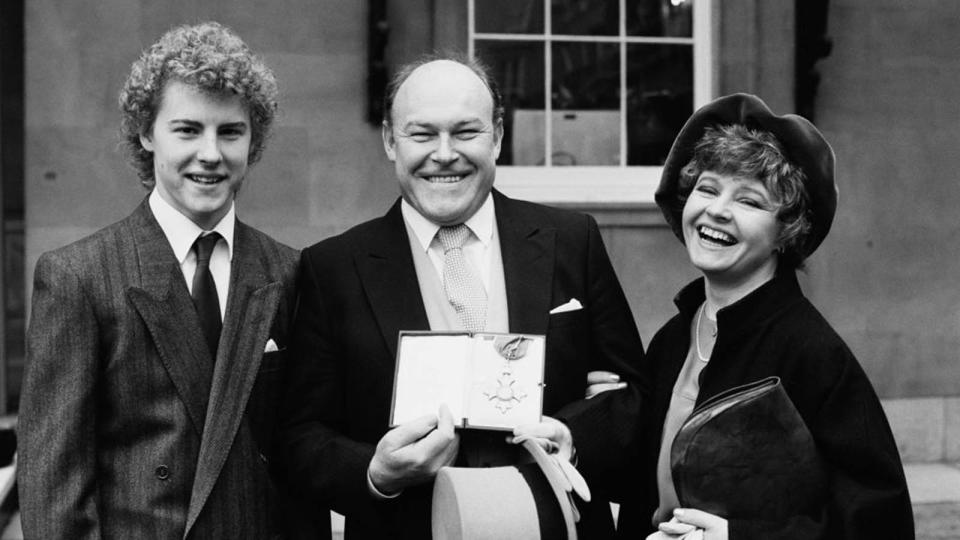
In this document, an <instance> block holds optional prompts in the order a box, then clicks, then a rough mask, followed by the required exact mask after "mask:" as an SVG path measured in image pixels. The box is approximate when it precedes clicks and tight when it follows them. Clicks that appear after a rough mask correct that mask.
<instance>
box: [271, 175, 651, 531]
mask: <svg viewBox="0 0 960 540" xmlns="http://www.w3.org/2000/svg"><path fill="white" fill-rule="evenodd" d="M493 193H494V201H495V212H496V219H497V227H498V231H499V235H500V247H501V253H502V258H503V266H504V277H505V281H506V290H507V304H508V312H509V319H510V331H511V332H520V333H529V334H546V336H547V351H546V391H545V396H544V408H543V412H544V414H547V415H551V416H554V417H558V418H561V419H562V420H564V421H565V422H566V423H567V425H569V427H570V429H571V431H572V433H573V435H574V442H575V446H576V449H577V452H578V456H579V467H580V469H581V471H583V472H584V474H585V475H586V476H587V478H588V480H591V481H593V480H597V479H601V478H603V476H604V473H609V472H610V471H611V470H612V469H613V467H614V466H615V465H616V463H617V461H618V458H620V457H621V456H622V455H623V450H624V449H625V447H626V445H627V444H628V443H629V439H630V437H631V436H632V435H633V434H635V433H636V432H637V431H639V430H638V429H637V427H636V426H634V425H633V423H634V422H635V418H636V412H637V410H636V409H637V407H638V403H637V402H638V396H639V395H640V394H641V391H642V388H641V385H640V383H639V381H638V380H637V378H636V375H635V374H636V372H637V370H636V366H637V364H638V363H639V362H641V361H642V358H643V350H642V345H641V342H640V337H639V334H638V333H637V329H636V325H635V323H634V320H633V317H632V315H631V313H630V308H629V306H628V305H627V301H626V298H625V297H624V294H623V291H622V289H621V287H620V284H619V282H618V280H617V278H616V275H615V274H614V270H613V267H612V265H611V264H610V260H609V258H608V256H607V253H606V249H605V248H604V245H603V242H602V240H601V238H600V232H599V229H598V227H597V224H596V222H595V221H594V220H593V219H592V218H590V217H589V216H585V215H582V214H578V213H574V212H570V211H564V210H558V209H553V208H549V207H546V206H541V205H537V204H532V203H528V202H523V201H515V200H511V199H508V198H506V197H504V196H503V195H501V194H500V193H498V192H496V191H494V192H493ZM300 272H301V273H300V279H301V282H300V289H299V290H300V296H299V302H300V304H299V308H298V315H297V317H296V319H295V320H296V322H295V325H294V329H295V330H294V335H295V338H294V353H293V354H292V356H291V359H290V364H289V365H290V371H289V372H288V374H289V376H290V378H289V381H290V382H289V387H288V388H287V391H286V394H285V395H286V397H287V406H286V411H285V414H284V417H285V429H284V436H283V438H284V441H285V447H286V457H287V460H288V464H289V466H290V469H291V473H292V477H293V478H294V481H295V482H299V484H300V486H301V488H302V489H304V490H305V491H306V492H308V493H309V494H310V495H312V496H313V497H315V498H318V499H319V500H320V501H322V502H323V503H325V504H329V505H331V506H332V507H333V508H334V509H335V510H337V511H339V512H340V513H343V514H345V515H346V517H347V523H346V534H347V538H348V539H350V540H355V539H358V538H369V539H374V538H375V539H387V538H429V537H430V494H431V490H432V485H424V486H418V487H414V488H408V489H406V490H405V491H404V492H403V494H402V495H400V497H398V498H397V499H394V500H390V501H378V500H375V499H374V498H372V496H371V495H370V493H369V492H368V487H367V479H366V478H367V476H366V475H367V466H368V464H369V463H370V459H371V458H372V457H373V454H374V450H375V446H376V443H377V441H378V440H379V439H380V438H381V437H382V436H383V435H384V433H386V432H387V431H388V425H387V424H388V416H389V412H390V399H391V394H392V385H393V375H394V359H395V356H396V348H397V337H398V332H399V331H401V330H429V323H428V320H427V315H426V311H425V309H424V307H423V300H422V297H421V294H420V289H419V284H418V281H417V275H416V270H415V269H414V264H413V258H412V255H411V252H410V244H409V241H408V238H407V234H406V228H405V226H404V222H403V217H402V215H401V212H400V204H399V201H398V202H397V204H395V205H394V206H393V207H392V208H391V209H390V211H389V212H388V213H387V214H386V215H385V216H383V217H381V218H379V219H375V220H372V221H369V222H367V223H364V224H362V225H359V226H357V227H355V228H353V229H351V230H350V231H348V232H346V233H344V234H342V235H340V236H337V237H334V238H330V239H327V240H324V241H322V242H320V243H318V244H316V245H314V246H312V247H310V248H308V249H306V250H304V252H303V254H302V256H301V267H300ZM572 298H576V299H577V300H579V301H580V302H581V303H582V304H583V307H584V309H582V310H579V311H571V312H566V313H559V314H554V315H551V314H549V312H550V310H551V309H553V308H555V307H557V306H559V305H561V304H564V303H566V302H568V301H569V300H571V299H572ZM597 369H606V370H611V371H614V372H617V373H619V374H620V375H621V376H622V377H623V380H626V381H628V382H629V383H630V386H629V388H628V389H627V390H620V391H616V392H608V393H606V394H604V395H601V396H599V397H597V398H594V399H592V400H589V401H583V400H582V398H583V396H584V391H585V389H586V378H587V372H588V371H591V370H597ZM578 400H579V401H578ZM575 402H576V403H575ZM502 436H503V435H502V434H501V437H502ZM595 500H596V501H597V504H596V505H593V506H592V507H591V508H584V507H582V508H581V510H584V511H585V513H586V514H588V515H590V514H593V515H595V516H599V515H602V514H597V513H596V512H605V514H606V516H609V508H607V507H606V503H604V502H603V501H602V497H597V498H595ZM585 521H590V522H592V523H590V526H588V529H589V530H588V531H586V532H585V533H583V534H582V535H581V536H582V537H584V538H591V539H596V538H603V537H605V536H608V535H610V534H612V524H611V523H610V521H611V520H610V518H609V517H605V519H599V518H594V519H592V520H589V519H588V520H585Z"/></svg>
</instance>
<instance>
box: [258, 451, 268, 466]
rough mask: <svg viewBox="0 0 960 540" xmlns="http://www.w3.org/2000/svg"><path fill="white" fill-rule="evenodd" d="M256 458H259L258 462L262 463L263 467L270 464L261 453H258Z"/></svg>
mask: <svg viewBox="0 0 960 540" xmlns="http://www.w3.org/2000/svg"><path fill="white" fill-rule="evenodd" d="M257 456H258V457H259V458H260V462H261V463H263V464H264V465H267V464H269V463H270V460H269V459H267V456H265V455H263V452H258V453H257Z"/></svg>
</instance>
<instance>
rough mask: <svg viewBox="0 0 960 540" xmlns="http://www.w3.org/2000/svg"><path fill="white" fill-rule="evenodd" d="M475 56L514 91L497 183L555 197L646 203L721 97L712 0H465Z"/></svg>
mask: <svg viewBox="0 0 960 540" xmlns="http://www.w3.org/2000/svg"><path fill="white" fill-rule="evenodd" d="M467 1H468V11H467V13H468V37H469V40H468V43H469V48H470V50H469V52H470V54H471V55H473V56H476V57H478V58H480V59H481V60H482V61H484V63H486V64H487V65H488V66H490V68H491V70H492V71H493V75H494V77H496V79H497V81H498V82H499V84H500V88H501V91H502V93H503V96H504V105H505V107H506V114H505V117H504V140H503V146H502V150H501V154H500V159H499V160H498V163H499V165H500V166H499V167H498V172H497V186H498V187H499V188H500V189H503V190H504V191H506V192H508V193H510V194H513V195H516V196H519V197H521V198H525V199H533V200H541V201H547V202H574V203H575V202H648V201H652V200H653V191H654V189H655V186H656V183H657V181H658V179H659V173H660V168H661V165H662V164H663V161H664V159H665V158H666V156H667V153H668V152H669V150H670V145H671V143H672V142H673V139H674V137H675V136H676V134H677V132H678V131H679V130H680V127H681V126H682V125H683V123H684V121H686V119H687V118H688V117H689V116H690V114H691V113H692V112H693V110H694V107H696V106H699V105H701V104H704V103H706V102H707V101H709V99H710V97H711V87H712V84H711V73H712V65H711V64H712V61H711V47H710V41H711V38H710V35H711V32H710V14H709V12H710V6H709V0H467Z"/></svg>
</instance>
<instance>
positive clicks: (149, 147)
mask: <svg viewBox="0 0 960 540" xmlns="http://www.w3.org/2000/svg"><path fill="white" fill-rule="evenodd" d="M140 146H142V147H143V149H144V150H146V151H147V152H153V141H152V140H151V139H150V135H149V134H147V133H141V134H140Z"/></svg>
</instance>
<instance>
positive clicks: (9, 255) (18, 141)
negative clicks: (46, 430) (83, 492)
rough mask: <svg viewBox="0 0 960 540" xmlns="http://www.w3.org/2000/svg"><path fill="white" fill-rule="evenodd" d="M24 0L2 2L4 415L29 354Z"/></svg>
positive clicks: (0, 368) (0, 373) (0, 354)
mask: <svg viewBox="0 0 960 540" xmlns="http://www.w3.org/2000/svg"><path fill="white" fill-rule="evenodd" d="M23 28H24V0H4V1H3V2H0V313H2V315H3V317H2V320H0V414H3V413H9V412H12V411H16V410H17V403H18V402H19V399H20V379H21V376H22V373H23V362H24V355H25V348H24V338H25V329H26V323H25V313H26V298H25V281H24V274H23V273H24V266H23V245H24V242H23V233H24V230H23V229H24V227H23V208H24V200H23V171H24V166H23V161H24V154H23V139H24V118H23V108H24V91H23V88H24V84H23V78H24V70H23V58H24V30H23Z"/></svg>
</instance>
